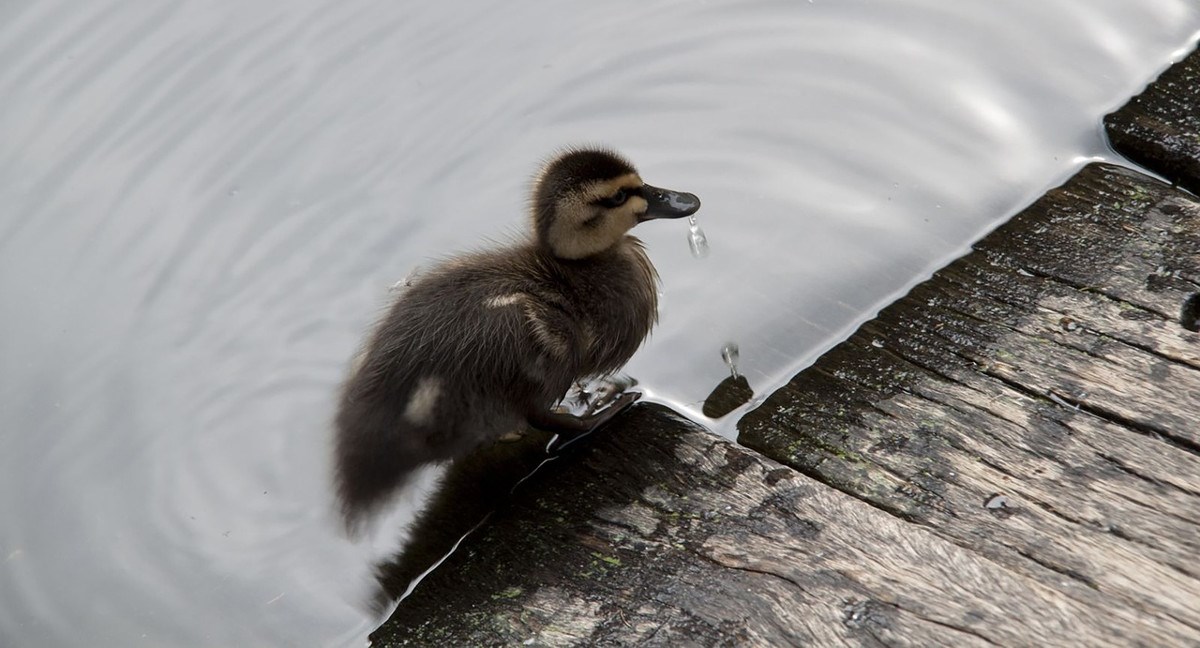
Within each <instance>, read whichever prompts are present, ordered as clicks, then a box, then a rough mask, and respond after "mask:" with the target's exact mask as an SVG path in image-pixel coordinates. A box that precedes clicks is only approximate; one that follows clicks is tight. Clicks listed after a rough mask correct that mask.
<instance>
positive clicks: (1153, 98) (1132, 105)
mask: <svg viewBox="0 0 1200 648" xmlns="http://www.w3.org/2000/svg"><path fill="white" fill-rule="evenodd" d="M1197 79H1200V49H1198V50H1196V51H1194V52H1192V53H1191V54H1190V55H1188V56H1187V57H1186V58H1184V59H1183V60H1182V61H1180V62H1178V63H1176V64H1175V65H1172V66H1171V67H1170V68H1168V69H1167V70H1166V71H1165V72H1163V74H1162V75H1161V76H1160V77H1159V78H1158V79H1157V80H1155V81H1154V82H1153V83H1151V84H1150V85H1149V87H1147V88H1146V90H1145V91H1144V92H1142V93H1141V94H1139V95H1138V96H1136V97H1134V98H1133V99H1131V100H1130V101H1129V103H1127V104H1125V106H1123V107H1122V108H1121V109H1120V110H1118V111H1116V112H1114V113H1112V114H1110V115H1108V116H1107V117H1105V118H1104V126H1105V128H1106V130H1107V131H1108V137H1109V140H1110V141H1111V142H1112V145H1113V147H1114V148H1116V149H1117V150H1118V151H1120V152H1121V153H1122V154H1124V155H1125V156H1126V157H1128V158H1129V159H1131V160H1133V161H1134V162H1137V163H1138V164H1141V165H1143V166H1145V167H1146V168H1148V169H1151V170H1152V171H1155V172H1157V173H1160V174H1162V175H1163V177H1165V178H1167V179H1168V180H1170V181H1171V182H1174V183H1176V184H1178V185H1180V186H1181V187H1184V188H1186V189H1188V190H1189V191H1192V192H1194V193H1200V84H1198V83H1196V80H1197Z"/></svg>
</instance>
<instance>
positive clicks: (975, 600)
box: [372, 53, 1200, 646]
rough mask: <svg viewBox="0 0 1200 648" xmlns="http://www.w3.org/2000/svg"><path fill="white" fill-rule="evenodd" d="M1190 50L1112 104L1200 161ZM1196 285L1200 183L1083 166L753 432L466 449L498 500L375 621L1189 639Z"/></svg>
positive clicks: (1199, 626)
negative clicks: (558, 451) (548, 454)
mask: <svg viewBox="0 0 1200 648" xmlns="http://www.w3.org/2000/svg"><path fill="white" fill-rule="evenodd" d="M1198 68H1200V53H1193V54H1192V55H1191V56H1190V57H1189V59H1188V60H1186V61H1184V62H1182V63H1180V64H1177V65H1176V66H1175V67H1174V68H1172V70H1171V71H1168V73H1167V74H1166V75H1164V77H1163V79H1166V80H1170V83H1165V82H1163V81H1160V82H1158V83H1156V84H1154V85H1153V86H1151V88H1150V89H1148V90H1147V92H1146V93H1144V94H1143V95H1142V96H1140V97H1138V98H1135V99H1134V100H1133V101H1131V102H1130V104H1129V105H1127V106H1126V107H1125V108H1123V109H1122V110H1121V111H1119V112H1118V113H1115V114H1114V115H1111V116H1109V118H1108V119H1106V126H1107V128H1108V129H1109V132H1110V134H1111V136H1112V139H1113V142H1114V145H1115V146H1117V147H1118V149H1119V150H1121V151H1123V152H1127V154H1128V155H1129V156H1130V157H1131V158H1132V159H1135V160H1137V161H1138V162H1139V163H1140V164H1143V165H1146V166H1147V167H1148V168H1150V169H1152V170H1154V171H1155V172H1156V173H1158V174H1160V175H1162V176H1163V177H1167V178H1170V179H1171V180H1172V181H1173V182H1176V183H1178V184H1179V185H1181V186H1184V187H1190V188H1192V189H1193V190H1195V189H1196V188H1197V187H1200V126H1198V124H1200V112H1198V111H1200V96H1198V95H1200V82H1198V81H1197V79H1198V78H1200V76H1198V75H1200V69H1198ZM1180 70H1182V72H1180ZM1148 139H1152V141H1147V140H1148ZM1198 295H1200V202H1197V200H1196V197H1195V196H1194V195H1192V194H1189V193H1187V192H1185V191H1182V190H1180V189H1177V188H1174V187H1172V186H1170V185H1167V184H1164V183H1162V182H1160V181H1158V180H1155V179H1152V178H1151V177H1149V176H1147V175H1144V174H1142V173H1139V172H1137V171H1132V170H1129V169H1125V168H1120V167H1116V166H1111V165H1106V164H1092V165H1089V166H1087V167H1085V168H1084V169H1083V170H1081V171H1080V172H1079V173H1078V174H1077V175H1076V176H1074V177H1073V178H1071V179H1070V180H1069V181H1068V182H1067V183H1066V184H1065V185H1063V186H1062V187H1059V188H1057V189H1054V190H1052V191H1050V192H1049V193H1047V194H1046V195H1045V196H1044V197H1043V198H1041V199H1040V200H1038V201H1037V202H1036V203H1035V204H1033V205H1032V206H1030V207H1029V208H1027V209H1026V210H1024V211H1023V212H1021V213H1020V214H1018V215H1017V216H1016V217H1014V218H1013V219H1012V220H1011V221H1009V222H1008V223H1006V224H1005V225H1003V226H1001V227H1000V228H998V229H997V230H996V231H994V232H993V233H991V234H989V235H988V236H987V237H986V238H984V239H983V240H981V241H979V242H978V243H977V244H976V245H975V246H974V250H973V251H972V252H971V253H970V254H968V255H967V256H965V257H963V258H961V259H959V260H957V261H955V262H953V263H951V264H950V265H949V266H947V267H946V268H944V269H942V270H941V271H939V272H938V273H936V274H935V276H934V277H933V278H932V279H930V280H929V281H927V282H925V283H923V284H921V285H919V286H918V287H916V288H915V289H914V290H913V291H912V292H911V293H910V294H909V295H908V296H906V297H904V298H903V299H901V300H900V301H898V302H896V303H895V304H893V305H891V306H890V307H888V308H886V309H885V310H884V311H883V312H881V313H880V314H879V316H878V317H877V318H875V319H874V320H872V321H870V322H868V323H867V324H865V325H863V326H862V327H861V328H860V329H859V330H858V331H857V332H856V333H855V334H854V335H852V336H851V337H850V338H849V339H848V340H846V341H845V342H843V343H842V344H840V345H839V346H837V347H836V348H834V349H833V350H832V351H830V352H829V353H828V354H826V355H825V356H823V357H822V358H821V359H820V360H818V361H817V363H816V364H815V365H813V366H812V367H810V368H808V369H806V370H804V371H803V372H801V373H800V374H798V375H797V376H795V377H794V378H793V379H792V380H791V382H789V383H788V384H787V385H786V386H784V387H782V388H780V389H779V390H777V391H776V392H774V393H773V394H771V395H770V396H769V397H768V398H767V399H766V401H765V402H764V403H763V404H762V405H761V406H760V407H758V408H757V409H755V410H754V411H752V412H750V413H749V414H747V415H746V416H745V417H744V418H743V419H742V420H741V422H740V424H739V433H740V436H739V444H734V443H730V442H728V441H726V440H724V439H722V438H719V437H716V436H715V435H712V434H708V433H706V432H705V431H703V430H700V429H698V428H696V427H695V426H693V425H691V424H690V423H688V422H686V421H684V420H682V419H680V418H679V417H677V416H675V415H673V414H672V413H671V412H669V411H667V410H664V409H662V408H660V407H656V406H638V407H635V408H633V409H632V410H631V411H630V412H629V413H628V414H627V415H624V416H622V417H619V419H618V420H617V421H616V422H615V423H614V424H613V425H612V426H611V427H610V428H608V429H606V430H605V431H604V432H603V433H602V434H598V435H596V438H595V439H593V440H592V441H591V443H589V444H588V445H587V446H586V447H584V448H581V449H579V450H577V451H576V452H575V453H573V454H572V455H570V456H566V457H563V458H560V459H558V460H556V461H554V462H551V463H550V464H548V465H546V466H544V467H543V468H542V469H541V470H539V471H537V473H536V474H535V475H534V477H533V478H531V479H529V480H527V481H525V482H524V483H522V484H521V486H520V487H519V488H518V489H517V490H516V491H515V493H514V494H513V495H511V496H508V495H507V491H508V488H507V487H506V486H505V487H501V486H499V483H501V482H503V483H505V484H508V483H512V481H515V477H512V476H515V475H523V474H527V472H528V470H529V469H530V467H531V466H532V465H534V464H536V462H537V461H540V460H541V459H540V455H538V451H537V449H536V447H534V446H536V445H537V444H538V443H540V439H535V440H532V441H530V442H529V443H528V444H526V445H525V446H518V445H510V446H507V447H506V449H504V450H503V452H504V453H505V455H506V456H505V457H503V458H499V459H495V460H494V461H491V462H490V463H489V460H483V461H481V462H475V463H474V464H470V463H468V464H464V466H463V467H462V468H461V470H460V471H459V473H458V479H459V483H461V484H463V487H464V488H469V486H470V484H471V483H473V482H474V480H477V479H479V478H480V475H485V474H486V475H488V476H489V479H492V480H499V481H495V482H494V483H493V484H492V485H491V486H490V487H489V488H488V489H486V490H487V492H488V493H491V494H492V497H490V498H485V499H479V500H475V506H476V508H477V509H478V511H479V512H480V513H479V515H480V516H481V515H482V513H481V512H482V511H485V510H489V509H491V508H493V507H496V506H499V508H498V510H496V512H495V513H494V514H493V515H492V517H491V518H490V520H489V522H488V523H487V524H486V525H485V526H484V527H482V528H481V529H479V530H478V531H476V532H475V533H473V534H472V535H471V536H470V537H468V539H467V540H466V541H465V542H464V543H463V545H462V547H461V548H460V549H459V550H458V551H457V552H455V553H454V554H453V555H452V556H451V557H450V558H449V559H448V560H447V561H446V562H445V564H443V565H442V566H441V567H440V568H439V569H438V570H437V571H435V572H434V573H432V574H431V575H430V576H429V577H427V578H426V579H425V580H424V581H423V582H422V583H421V585H420V587H419V589H418V590H417V592H416V594H415V595H414V596H412V597H410V598H408V599H406V600H405V601H404V602H403V603H402V604H401V606H400V607H399V608H398V609H397V610H396V611H395V613H394V614H393V616H392V617H391V619H390V620H389V621H388V622H387V623H386V624H385V625H384V626H383V627H381V628H380V629H379V630H377V631H376V632H375V633H374V634H373V635H372V639H373V641H374V642H375V644H376V645H381V646H404V645H421V646H427V645H428V646H433V645H438V646H442V645H444V646H476V645H532V646H558V645H576V644H581V645H648V646H740V645H763V646H780V645H854V646H858V645H889V646H890V645H897V646H900V645H912V646H929V645H953V646H976V645H978V646H989V645H1002V646H1045V645H1063V646H1066V645H1072V646H1075V645H1087V646H1104V645H1122V646H1124V645H1144V646H1200V562H1198V561H1197V556H1200V333H1197V332H1195V329H1196V328H1197V319H1200V296H1198ZM524 448H532V449H529V450H525V449H524ZM484 456H486V455H484ZM498 466H499V467H503V469H499V468H497V467H498ZM504 475H508V477H503V476H504ZM505 479H508V480H509V481H507V482H505V481H504V480H505ZM447 499H448V500H449V501H458V502H462V501H463V499H462V498H461V497H452V498H447ZM471 515H475V514H474V513H469V514H466V515H465V516H459V518H456V519H459V520H460V521H458V522H453V521H448V518H446V517H445V516H444V515H442V514H438V515H435V516H433V517H430V518H428V519H427V520H426V521H425V525H426V527H427V531H435V530H440V531H442V535H440V536H439V534H437V533H432V532H430V533H426V534H421V533H418V536H419V537H424V538H426V540H424V541H423V542H424V543H425V545H426V546H424V547H423V548H417V549H419V550H417V549H415V550H414V551H412V552H410V554H408V555H407V556H406V557H404V558H401V559H399V560H398V561H397V562H396V563H395V564H394V565H391V566H389V567H388V568H387V569H386V570H384V573H385V574H386V578H385V583H388V582H390V583H391V587H392V588H394V589H396V590H397V591H398V590H399V589H402V586H401V584H402V583H407V582H408V580H409V579H410V578H411V577H412V576H414V575H415V574H416V573H419V571H420V570H421V569H423V568H424V566H427V564H428V563H429V557H430V556H432V555H434V554H438V553H439V552H440V551H444V549H445V548H446V547H447V546H449V545H448V544H447V543H448V542H451V541H450V540H449V539H450V538H455V539H456V538H457V536H458V535H460V534H461V532H462V531H464V530H465V528H462V525H463V524H465V522H463V521H462V520H471V519H477V518H472V517H471ZM470 524H473V522H471V523H470ZM468 526H469V525H468Z"/></svg>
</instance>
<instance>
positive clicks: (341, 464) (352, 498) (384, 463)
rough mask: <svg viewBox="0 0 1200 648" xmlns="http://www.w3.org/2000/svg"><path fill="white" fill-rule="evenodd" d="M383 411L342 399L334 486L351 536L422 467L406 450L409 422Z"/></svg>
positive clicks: (335, 457) (338, 424)
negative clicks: (405, 433) (407, 425)
mask: <svg viewBox="0 0 1200 648" xmlns="http://www.w3.org/2000/svg"><path fill="white" fill-rule="evenodd" d="M388 414H389V412H388V411H387V410H386V408H385V409H383V410H382V411H381V410H380V409H379V408H367V407H356V406H355V404H354V403H352V402H346V401H343V403H342V407H341V409H340V411H339V412H338V417H337V435H336V439H335V450H334V462H335V465H334V482H335V486H336V488H337V496H338V502H339V504H340V506H341V514H342V520H343V522H344V523H345V525H346V530H347V531H348V532H350V533H351V534H354V533H356V532H357V530H358V529H359V527H360V526H361V523H362V521H363V520H364V519H366V518H367V517H369V515H370V514H371V513H373V512H374V511H376V510H377V509H378V508H379V507H380V506H382V505H383V504H384V503H385V502H386V501H387V500H388V498H389V496H391V495H392V494H393V493H394V492H395V491H397V490H398V489H399V488H400V487H401V486H402V485H403V484H404V483H405V482H406V481H408V478H409V477H410V476H411V475H412V474H413V472H414V471H415V470H416V469H417V468H418V467H419V465H420V462H419V461H416V460H415V458H414V457H413V456H412V453H411V452H406V450H408V449H407V448H405V447H404V441H403V440H404V431H405V430H404V424H403V422H401V421H399V420H396V418H395V417H393V416H388Z"/></svg>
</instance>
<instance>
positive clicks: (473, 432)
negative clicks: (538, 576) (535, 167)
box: [335, 149, 700, 523]
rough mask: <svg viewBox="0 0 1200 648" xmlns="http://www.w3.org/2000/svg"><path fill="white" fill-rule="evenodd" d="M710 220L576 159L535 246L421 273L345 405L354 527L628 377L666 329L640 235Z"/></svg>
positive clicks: (383, 329)
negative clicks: (658, 324) (576, 386)
mask: <svg viewBox="0 0 1200 648" xmlns="http://www.w3.org/2000/svg"><path fill="white" fill-rule="evenodd" d="M699 206H700V203H699V200H698V199H696V197H695V196H693V195H691V194H683V193H678V192H670V191H666V190H662V189H657V188H654V187H650V186H649V185H645V184H644V183H643V182H642V181H641V179H640V177H638V175H637V172H636V171H635V170H634V169H633V166H632V165H630V164H629V163H628V162H626V161H625V160H624V159H622V158H621V157H619V156H617V155H616V154H614V153H611V152H608V151H602V150H590V149H589V150H576V151H569V152H567V153H564V154H562V155H560V156H559V157H557V158H556V159H555V160H553V161H552V162H550V163H549V164H548V165H547V166H546V168H545V169H544V170H543V172H542V174H541V175H540V176H539V177H538V179H537V181H536V182H535V186H534V189H533V201H532V209H531V212H532V221H533V222H532V223H531V224H532V229H533V236H532V237H531V238H530V239H529V240H527V241H522V242H519V243H515V244H513V245H511V246H509V247H504V248H500V249H496V250H491V251H486V252H479V253H474V254H467V255H463V256H459V257H455V258H452V259H450V260H448V261H446V262H443V263H442V264H440V265H438V266H437V267H435V268H433V269H431V270H429V271H427V272H425V273H424V274H422V275H420V276H419V277H418V278H417V279H416V281H415V282H414V283H413V284H412V285H411V286H410V287H408V288H407V289H406V290H405V291H404V293H403V294H402V295H401V296H400V297H399V298H398V299H397V301H396V303H395V304H394V305H393V306H392V308H391V310H390V312H389V313H388V314H387V316H386V318H385V319H384V320H383V322H382V323H381V324H380V325H379V327H378V328H377V329H376V330H375V332H374V334H373V335H372V336H371V338H370V340H369V342H368V344H367V346H366V349H365V351H364V354H363V357H362V358H361V362H360V363H359V365H358V367H357V368H356V369H355V370H354V371H353V372H352V374H351V376H350V377H349V378H348V380H347V382H346V384H345V387H344V389H343V392H342V398H341V403H340V407H339V410H338V413H337V419H336V428H337V429H336V435H337V436H336V456H335V461H336V466H335V472H336V475H335V476H336V482H337V488H338V495H339V497H340V499H341V503H342V507H343V513H344V514H345V516H346V519H347V522H348V523H353V522H354V521H355V520H356V519H357V518H358V517H359V516H360V515H361V514H363V513H365V512H368V511H370V510H371V509H372V508H373V507H374V506H376V505H377V504H379V503H381V502H382V501H383V500H385V499H386V498H387V496H388V495H389V494H391V493H392V492H393V491H394V490H395V489H396V488H397V487H398V486H399V485H400V484H401V483H403V481H404V480H405V479H406V477H407V476H408V475H409V474H411V473H412V471H413V470H415V469H417V468H419V467H420V466H422V465H424V464H427V463H430V462H437V461H444V460H447V459H453V458H455V457H459V456H462V455H463V454H465V453H467V452H469V451H470V450H471V449H473V448H475V447H476V446H478V445H479V444H481V443H483V442H485V441H489V440H492V439H494V438H496V437H498V436H500V435H502V434H504V433H506V432H509V431H512V430H514V429H517V428H518V426H519V425H521V424H522V423H524V422H530V423H533V424H535V425H539V426H540V427H551V426H553V425H556V424H558V423H562V422H563V421H562V418H563V415H558V414H550V408H551V407H552V406H553V405H554V404H555V403H556V402H557V401H558V400H560V399H561V398H562V396H563V395H564V394H565V393H566V391H567V390H568V389H569V388H570V386H571V385H572V384H573V383H574V382H575V381H576V380H579V379H581V378H584V377H587V376H595V375H603V374H607V373H611V372H614V371H616V370H617V369H619V368H620V367H621V366H622V365H624V364H625V362H626V361H627V360H628V359H629V358H630V356H632V355H633V353H634V351H636V350H637V349H638V347H639V346H640V345H641V344H642V341H643V340H644V339H645V337H646V335H647V334H648V333H649V332H650V329H651V327H653V325H654V323H655V321H656V320H657V301H658V300H657V286H656V283H657V274H656V273H655V271H654V267H653V266H652V265H651V263H650V260H649V259H648V258H647V257H646V254H645V252H644V250H643V247H642V244H641V242H640V241H638V240H637V239H636V238H634V237H632V236H628V235H627V234H626V232H628V230H629V229H631V228H632V227H633V226H634V225H636V224H637V223H639V222H642V221H644V220H649V219H651V218H656V217H671V218H677V217H680V216H686V215H689V214H691V213H694V212H695V211H696V210H697V209H698V208H699Z"/></svg>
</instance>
